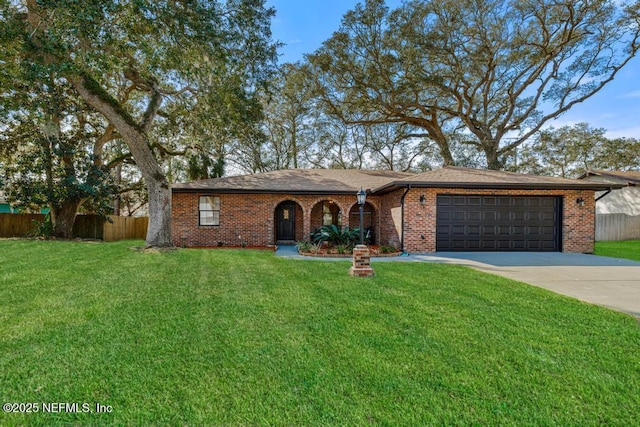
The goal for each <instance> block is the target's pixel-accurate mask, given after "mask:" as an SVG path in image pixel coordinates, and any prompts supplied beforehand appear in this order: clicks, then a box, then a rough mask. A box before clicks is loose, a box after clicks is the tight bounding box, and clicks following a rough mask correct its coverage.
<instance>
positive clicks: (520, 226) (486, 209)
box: [436, 194, 562, 252]
mask: <svg viewBox="0 0 640 427" xmlns="http://www.w3.org/2000/svg"><path fill="white" fill-rule="evenodd" d="M561 218H562V199H561V198H560V197H557V196H507V195H505V196H496V195H455V194H439V195H438V196H437V197H436V251H535V252H558V251H561V250H562V236H561V230H562V224H561Z"/></svg>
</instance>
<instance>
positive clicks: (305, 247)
mask: <svg viewBox="0 0 640 427" xmlns="http://www.w3.org/2000/svg"><path fill="white" fill-rule="evenodd" d="M311 245H312V243H311V242H307V241H306V240H305V241H301V242H298V243H296V247H297V248H298V252H311Z"/></svg>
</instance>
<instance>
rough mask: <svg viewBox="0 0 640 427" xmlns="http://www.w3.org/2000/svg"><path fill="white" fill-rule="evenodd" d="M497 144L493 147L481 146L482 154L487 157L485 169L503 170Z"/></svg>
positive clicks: (502, 162)
mask: <svg viewBox="0 0 640 427" xmlns="http://www.w3.org/2000/svg"><path fill="white" fill-rule="evenodd" d="M497 144H498V143H497V142H496V144H495V145H493V144H492V145H489V144H483V148H484V154H485V156H486V157H487V168H489V169H491V170H496V171H498V170H504V161H503V159H501V158H500V155H499V154H498V150H497Z"/></svg>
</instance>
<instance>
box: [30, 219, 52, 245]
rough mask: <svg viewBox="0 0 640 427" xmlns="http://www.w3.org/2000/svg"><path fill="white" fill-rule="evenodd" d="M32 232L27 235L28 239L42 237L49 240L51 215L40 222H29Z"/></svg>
mask: <svg viewBox="0 0 640 427" xmlns="http://www.w3.org/2000/svg"><path fill="white" fill-rule="evenodd" d="M31 222H32V223H33V230H32V231H31V232H30V233H29V236H30V237H44V238H45V239H49V238H50V237H51V236H52V234H53V223H52V222H51V214H47V216H45V217H44V219H43V220H42V221H35V220H33V221H31Z"/></svg>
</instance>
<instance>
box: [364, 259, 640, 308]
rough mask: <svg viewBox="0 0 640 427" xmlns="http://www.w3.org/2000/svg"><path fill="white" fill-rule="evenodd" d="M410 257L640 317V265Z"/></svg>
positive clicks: (602, 261) (599, 261) (622, 261)
mask: <svg viewBox="0 0 640 427" xmlns="http://www.w3.org/2000/svg"><path fill="white" fill-rule="evenodd" d="M404 258H406V259H407V261H409V260H415V261H419V260H422V261H430V262H445V263H453V264H463V265H468V266H470V267H473V268H476V269H478V270H481V271H486V272H487V273H492V274H497V275H499V276H504V277H508V278H510V279H514V280H518V281H521V282H525V283H529V284H531V285H535V286H539V287H541V288H545V289H549V290H550V291H553V292H557V293H559V294H563V295H568V296H571V297H574V298H577V299H580V300H582V301H586V302H589V303H592V304H598V305H602V306H605V307H609V308H612V309H614V310H618V311H622V312H625V313H629V314H631V315H633V316H635V317H637V318H640V262H636V261H631V260H626V259H619V258H609V257H602V256H596V255H586V254H565V253H544V252H477V253H475V252H438V253H437V254H434V255H433V256H432V255H410V256H407V257H404ZM374 268H375V267H374Z"/></svg>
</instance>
